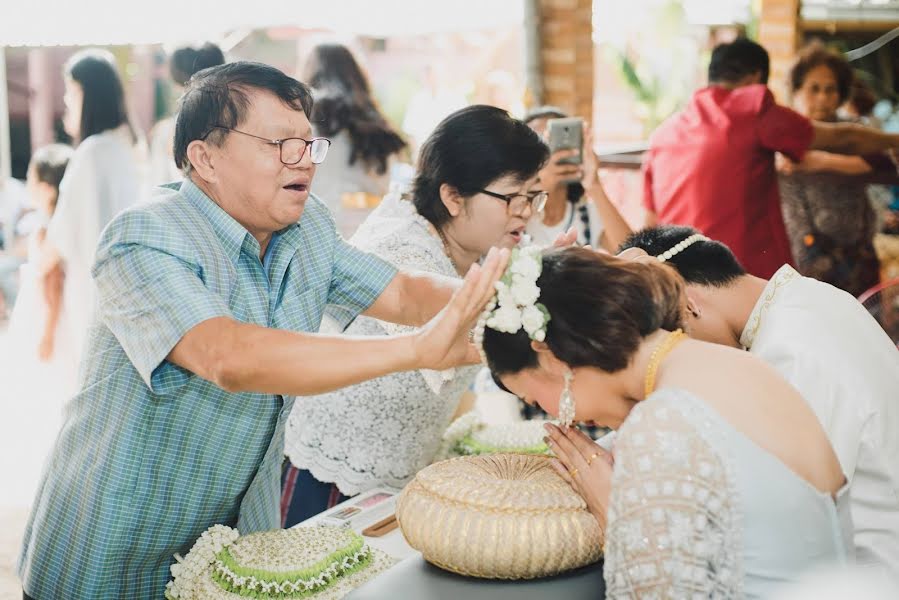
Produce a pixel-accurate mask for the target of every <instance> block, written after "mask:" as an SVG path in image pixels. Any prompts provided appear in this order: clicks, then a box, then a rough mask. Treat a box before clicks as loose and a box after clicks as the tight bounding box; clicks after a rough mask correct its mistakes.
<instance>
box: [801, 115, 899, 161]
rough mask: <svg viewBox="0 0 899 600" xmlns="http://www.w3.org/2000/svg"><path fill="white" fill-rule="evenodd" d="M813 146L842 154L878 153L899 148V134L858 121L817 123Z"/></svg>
mask: <svg viewBox="0 0 899 600" xmlns="http://www.w3.org/2000/svg"><path fill="white" fill-rule="evenodd" d="M812 148H815V149H818V150H828V151H830V152H837V153H840V154H854V155H859V154H876V153H878V152H883V151H884V150H889V149H890V148H899V134H894V133H884V132H883V131H880V130H878V129H872V128H871V127H865V126H864V125H858V124H856V123H815V139H814V141H813V142H812Z"/></svg>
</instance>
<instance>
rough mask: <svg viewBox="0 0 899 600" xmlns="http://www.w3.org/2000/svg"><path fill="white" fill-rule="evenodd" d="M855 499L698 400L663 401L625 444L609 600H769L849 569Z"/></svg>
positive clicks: (623, 435) (650, 403) (616, 493)
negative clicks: (805, 576) (822, 571)
mask: <svg viewBox="0 0 899 600" xmlns="http://www.w3.org/2000/svg"><path fill="white" fill-rule="evenodd" d="M846 491H847V487H846V486H844V487H843V488H842V489H841V490H840V491H839V492H838V493H837V494H836V499H834V498H833V497H831V495H830V494H826V493H822V492H820V491H818V490H816V489H815V488H814V487H812V486H811V485H810V484H809V483H808V482H806V481H805V480H803V479H801V478H800V477H799V476H798V475H796V474H795V473H793V472H792V471H791V470H789V468H788V467H787V466H786V465H784V464H783V463H781V462H780V461H779V460H778V459H777V458H775V457H774V456H773V455H771V454H770V453H768V452H766V451H765V450H763V449H762V448H761V447H759V446H757V445H756V444H755V443H754V442H752V441H751V440H750V439H749V438H747V437H746V436H744V435H743V434H742V433H740V432H739V431H737V430H736V429H734V428H733V427H732V426H731V425H730V424H729V423H728V422H727V421H725V420H724V419H723V418H721V417H720V416H719V415H718V414H717V413H716V412H715V411H713V410H712V409H711V408H710V407H708V406H707V405H706V404H705V403H704V402H702V401H701V400H699V399H698V398H696V397H695V396H693V395H692V394H690V393H688V392H685V391H679V390H669V389H666V390H660V391H657V392H655V393H654V394H652V395H651V396H650V397H649V398H648V399H647V400H645V401H643V402H641V403H639V404H638V405H637V406H636V407H635V408H634V409H633V410H632V411H631V414H630V416H629V417H628V418H627V420H626V421H625V423H624V425H622V427H621V429H620V430H619V434H618V439H617V440H616V443H615V469H614V473H613V478H612V494H611V498H610V503H609V509H608V524H607V528H606V547H605V565H604V573H605V580H606V586H607V591H606V594H607V597H608V598H637V597H639V598H743V597H746V598H764V597H769V596H770V594H771V592H772V591H773V590H775V589H776V588H777V587H778V586H780V585H782V584H783V583H786V582H788V581H791V580H793V579H795V578H796V577H798V576H799V575H800V574H801V573H802V572H803V571H804V570H806V569H809V568H810V567H813V566H815V565H820V564H822V563H825V564H826V563H837V564H838V563H842V562H845V561H846V560H847V551H846V547H845V544H844V539H851V537H846V533H847V532H851V522H850V519H849V516H848V515H849V513H848V500H849V497H848V494H847V493H846Z"/></svg>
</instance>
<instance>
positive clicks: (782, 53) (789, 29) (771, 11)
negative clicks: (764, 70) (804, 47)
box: [758, 0, 802, 103]
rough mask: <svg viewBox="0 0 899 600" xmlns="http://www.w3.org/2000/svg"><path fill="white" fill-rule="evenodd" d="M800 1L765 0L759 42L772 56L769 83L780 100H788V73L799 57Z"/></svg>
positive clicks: (800, 31) (762, 8)
mask: <svg viewBox="0 0 899 600" xmlns="http://www.w3.org/2000/svg"><path fill="white" fill-rule="evenodd" d="M800 5H801V0H762V7H761V14H760V18H759V40H758V41H759V43H760V44H761V45H762V46H764V47H765V49H766V50H768V54H769V55H770V56H771V75H770V77H769V78H768V86H769V87H770V88H771V90H772V91H773V92H774V95H775V97H776V98H777V99H778V101H780V102H782V103H783V102H787V99H788V98H787V73H788V72H789V70H790V67H791V66H792V65H793V61H795V60H796V51H797V50H798V49H799V42H800V38H801V34H802V22H801V18H800V13H799V11H800Z"/></svg>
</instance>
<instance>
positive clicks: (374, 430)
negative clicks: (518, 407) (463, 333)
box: [284, 194, 477, 495]
mask: <svg viewBox="0 0 899 600" xmlns="http://www.w3.org/2000/svg"><path fill="white" fill-rule="evenodd" d="M351 243H353V244H354V245H355V246H357V247H359V248H361V249H363V250H366V251H368V252H371V253H373V254H376V255H378V256H380V257H381V258H383V259H385V260H387V261H389V262H391V263H392V264H394V265H396V266H397V267H399V268H400V269H403V270H417V271H426V272H429V273H436V274H439V275H443V276H446V277H453V278H457V279H458V278H459V276H458V275H457V274H456V272H455V270H454V269H453V266H452V264H451V263H450V261H449V259H448V258H447V256H446V254H445V252H444V249H443V243H442V242H441V240H440V238H439V237H438V235H437V233H436V231H434V229H433V228H432V227H431V225H430V224H429V223H428V222H427V220H425V219H424V218H423V217H421V216H420V215H419V214H418V213H417V212H416V211H415V207H414V206H413V205H412V203H411V202H410V201H408V200H403V199H401V198H400V197H399V196H398V195H397V194H388V195H387V196H385V197H384V200H383V201H382V202H381V204H380V205H379V206H378V208H376V209H375V210H374V211H373V212H372V214H371V215H369V217H368V219H366V221H365V222H364V223H363V224H362V225H361V226H360V228H359V230H358V231H357V233H356V235H354V236H353V238H352V239H351ZM329 315H330V318H329V317H326V319H325V322H324V323H323V325H322V331H331V332H334V331H341V330H342V326H341V324H342V323H341V322H342V319H341V315H340V313H339V312H337V311H336V310H333V311H329ZM411 331H413V328H411V327H404V326H400V325H394V324H392V323H385V322H383V321H378V320H376V319H371V318H368V317H359V318H358V319H356V320H355V321H354V322H353V323H352V324H351V325H350V326H349V328H348V329H347V330H346V333H347V334H349V335H385V334H389V335H393V334H399V333H406V332H411ZM476 373H477V368H476V367H466V368H461V369H453V370H449V371H444V372H435V371H427V370H419V371H408V372H403V373H395V374H392V375H388V376H385V377H380V378H378V379H374V380H371V381H367V382H365V383H360V384H358V385H353V386H350V387H347V388H343V389H341V390H338V391H336V392H332V393H328V394H322V395H320V396H309V397H299V398H297V399H296V403H295V404H294V407H293V411H292V412H291V415H290V418H289V419H288V422H287V430H286V435H285V447H284V453H285V454H286V455H287V457H288V458H290V461H291V463H293V465H294V466H296V467H297V468H299V469H306V470H308V471H310V472H311V473H312V475H313V476H314V477H315V478H316V479H318V480H319V481H324V482H333V483H336V484H337V487H338V488H339V489H340V491H341V492H342V493H343V494H345V495H354V494H358V493H361V492H364V491H366V490H369V489H371V488H374V487H378V486H379V485H389V486H393V487H402V486H403V485H405V484H406V483H407V482H408V481H409V480H410V479H411V478H412V477H413V476H414V475H415V474H416V473H417V472H418V471H419V470H420V469H422V468H423V467H425V466H427V465H428V464H430V462H431V460H432V459H433V457H434V455H435V454H436V453H437V450H438V449H439V446H440V441H441V435H442V434H443V431H444V430H445V429H446V427H447V426H448V425H449V423H450V420H451V419H452V416H453V414H454V412H455V410H456V407H457V406H458V402H459V398H460V396H461V395H462V393H463V392H464V391H465V390H466V389H467V388H468V386H469V385H470V384H471V382H472V380H473V379H474V376H475V375H476Z"/></svg>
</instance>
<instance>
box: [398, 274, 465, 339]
mask: <svg viewBox="0 0 899 600" xmlns="http://www.w3.org/2000/svg"><path fill="white" fill-rule="evenodd" d="M461 285H462V280H461V279H451V278H449V277H434V276H428V275H420V276H412V277H410V278H409V282H408V287H407V290H406V298H405V302H404V305H405V306H406V307H408V309H409V310H408V314H410V315H415V316H414V317H413V318H414V322H412V323H408V324H409V325H415V326H416V327H421V326H422V325H424V324H425V323H427V322H428V321H430V320H431V319H433V318H434V316H435V315H436V314H437V313H439V312H440V311H441V310H443V307H444V306H446V304H447V302H449V301H450V298H452V296H453V294H454V293H455V292H456V290H457V289H459V287H460V286H461Z"/></svg>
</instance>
